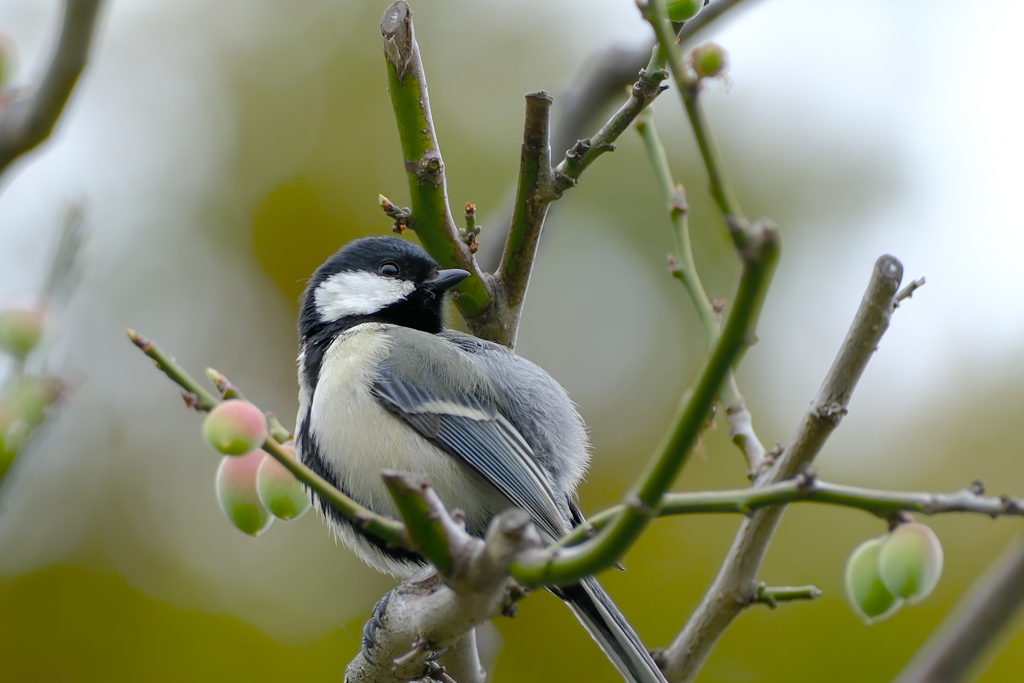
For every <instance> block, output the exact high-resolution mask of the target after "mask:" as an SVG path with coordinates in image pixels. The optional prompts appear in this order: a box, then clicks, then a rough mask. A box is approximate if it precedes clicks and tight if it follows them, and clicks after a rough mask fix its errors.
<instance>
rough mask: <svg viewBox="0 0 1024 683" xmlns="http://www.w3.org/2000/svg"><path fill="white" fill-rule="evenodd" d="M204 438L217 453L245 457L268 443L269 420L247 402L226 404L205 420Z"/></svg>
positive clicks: (235, 400)
mask: <svg viewBox="0 0 1024 683" xmlns="http://www.w3.org/2000/svg"><path fill="white" fill-rule="evenodd" d="M203 436H205V437H206V441H207V443H209V444H210V446H212V447H213V448H214V450H217V451H220V452H221V453H224V454H225V455H243V454H245V453H248V452H249V451H251V450H253V449H255V448H259V447H260V446H262V445H263V442H264V441H266V440H267V418H266V417H264V415H263V412H262V411H260V409H259V408H257V407H256V406H254V405H253V404H251V403H249V402H248V401H241V400H238V399H232V400H230V401H224V402H223V403H221V404H219V405H218V406H217V407H215V408H214V409H213V410H211V411H210V414H209V415H208V416H207V417H206V422H204V423H203Z"/></svg>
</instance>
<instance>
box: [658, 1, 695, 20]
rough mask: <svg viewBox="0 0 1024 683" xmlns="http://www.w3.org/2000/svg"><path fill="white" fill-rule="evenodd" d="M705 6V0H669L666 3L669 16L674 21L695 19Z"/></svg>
mask: <svg viewBox="0 0 1024 683" xmlns="http://www.w3.org/2000/svg"><path fill="white" fill-rule="evenodd" d="M702 7H704V0H669V2H667V3H665V9H666V10H668V18H669V19H671V20H672V21H686V20H688V19H693V18H694V17H695V16H697V13H698V12H700V10H701V8H702Z"/></svg>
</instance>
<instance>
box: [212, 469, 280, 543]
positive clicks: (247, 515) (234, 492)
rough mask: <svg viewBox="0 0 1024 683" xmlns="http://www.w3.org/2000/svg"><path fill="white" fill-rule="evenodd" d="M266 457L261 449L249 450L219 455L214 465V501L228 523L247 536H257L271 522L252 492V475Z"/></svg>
mask: <svg viewBox="0 0 1024 683" xmlns="http://www.w3.org/2000/svg"><path fill="white" fill-rule="evenodd" d="M266 457H269V456H267V454H266V453H264V452H263V451H253V452H251V453H249V454H247V455H243V456H241V457H234V458H223V459H221V461H220V467H219V468H217V502H218V503H220V508H221V510H223V511H224V514H225V515H227V516H228V519H229V520H231V523H232V524H234V525H235V526H236V527H238V528H239V529H240V530H242V531H244V532H245V533H247V534H249V535H250V536H259V535H260V534H262V533H263V532H264V531H266V530H267V529H268V528H269V527H270V524H271V523H272V522H273V521H274V517H273V516H272V515H271V514H270V511H269V510H267V508H266V507H265V506H264V505H263V503H262V502H261V501H260V497H259V495H258V494H257V493H256V474H257V472H259V469H260V465H261V464H263V459H264V458H266Z"/></svg>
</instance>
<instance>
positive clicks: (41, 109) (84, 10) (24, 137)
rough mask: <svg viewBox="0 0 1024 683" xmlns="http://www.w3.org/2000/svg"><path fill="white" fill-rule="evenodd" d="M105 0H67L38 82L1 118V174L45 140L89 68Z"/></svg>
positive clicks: (16, 100) (26, 90)
mask: <svg viewBox="0 0 1024 683" xmlns="http://www.w3.org/2000/svg"><path fill="white" fill-rule="evenodd" d="M100 5H101V0H66V1H65V3H64V18H63V21H62V23H61V28H60V36H59V37H58V38H57V44H56V46H55V47H54V51H53V56H52V57H51V58H50V63H49V64H48V65H47V67H46V73H45V74H44V75H43V77H42V80H40V82H39V84H38V85H35V86H31V87H29V88H26V89H25V91H24V92H23V93H22V94H20V95H19V96H18V97H16V98H15V100H14V102H12V103H11V105H10V108H9V109H8V110H7V111H6V112H5V113H4V116H3V118H0V173H3V172H4V171H5V170H7V167H8V166H10V165H11V162H13V161H14V160H15V159H17V158H18V157H19V156H21V155H22V154H24V153H25V152H28V151H29V150H31V149H32V148H34V147H35V146H36V145H38V144H39V143H40V142H42V141H43V140H45V139H46V138H47V137H49V135H50V131H52V130H53V126H54V124H55V123H56V122H57V118H58V117H59V116H60V114H61V112H62V111H64V105H65V104H66V103H67V101H68V98H69V97H70V96H71V91H72V89H74V87H75V83H77V82H78V77H79V76H80V75H81V73H82V70H83V69H85V64H86V61H87V60H88V58H89V47H90V45H91V44H92V37H93V31H94V29H95V27H96V15H97V14H98V12H99V8H100Z"/></svg>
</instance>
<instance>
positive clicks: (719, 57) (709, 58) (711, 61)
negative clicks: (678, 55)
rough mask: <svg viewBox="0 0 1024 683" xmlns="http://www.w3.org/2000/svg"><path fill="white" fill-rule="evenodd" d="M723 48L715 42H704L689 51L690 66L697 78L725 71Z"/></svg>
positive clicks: (708, 76)
mask: <svg viewBox="0 0 1024 683" xmlns="http://www.w3.org/2000/svg"><path fill="white" fill-rule="evenodd" d="M727 64H728V60H727V59H726V55H725V50H723V49H722V48H721V46H720V45H716V44H715V43H704V44H703V45H698V46H697V47H695V48H693V50H692V51H691V52H690V68H691V69H693V73H695V74H696V75H697V78H714V77H716V76H720V75H721V74H723V73H725V67H726V65H727Z"/></svg>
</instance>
